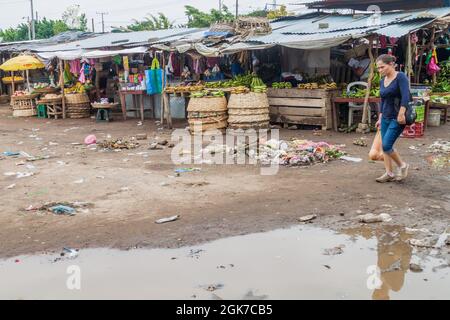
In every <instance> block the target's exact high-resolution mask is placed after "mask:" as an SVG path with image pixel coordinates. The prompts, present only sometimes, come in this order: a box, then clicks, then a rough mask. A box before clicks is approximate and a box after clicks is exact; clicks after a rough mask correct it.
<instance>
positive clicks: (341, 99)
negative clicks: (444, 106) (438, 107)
mask: <svg viewBox="0 0 450 320" xmlns="http://www.w3.org/2000/svg"><path fill="white" fill-rule="evenodd" d="M413 99H423V98H421V97H413ZM424 100H425V120H424V121H425V129H426V128H427V122H428V115H429V112H430V102H429V101H428V100H427V99H424ZM349 102H353V103H364V98H345V97H336V98H334V99H333V103H332V105H333V129H334V131H338V104H340V103H349ZM369 103H381V98H376V97H370V98H369ZM449 107H450V106H449Z"/></svg>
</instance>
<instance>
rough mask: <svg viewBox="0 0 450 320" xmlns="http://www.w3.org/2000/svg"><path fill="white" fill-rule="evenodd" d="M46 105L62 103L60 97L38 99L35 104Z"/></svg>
mask: <svg viewBox="0 0 450 320" xmlns="http://www.w3.org/2000/svg"><path fill="white" fill-rule="evenodd" d="M47 103H62V97H59V98H49V99H44V98H43V99H40V100H38V101H37V104H47Z"/></svg>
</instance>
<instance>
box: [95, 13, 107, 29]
mask: <svg viewBox="0 0 450 320" xmlns="http://www.w3.org/2000/svg"><path fill="white" fill-rule="evenodd" d="M97 14H99V15H101V16H102V33H105V15H107V14H108V12H97Z"/></svg>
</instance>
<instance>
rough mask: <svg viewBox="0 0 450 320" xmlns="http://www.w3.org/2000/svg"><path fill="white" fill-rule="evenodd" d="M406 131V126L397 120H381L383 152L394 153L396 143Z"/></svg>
mask: <svg viewBox="0 0 450 320" xmlns="http://www.w3.org/2000/svg"><path fill="white" fill-rule="evenodd" d="M404 129H405V125H400V124H399V123H398V121H397V119H385V118H383V117H382V118H381V140H382V143H383V152H384V153H387V154H390V153H392V152H394V143H395V141H397V139H398V137H400V135H401V134H402V132H403V130H404Z"/></svg>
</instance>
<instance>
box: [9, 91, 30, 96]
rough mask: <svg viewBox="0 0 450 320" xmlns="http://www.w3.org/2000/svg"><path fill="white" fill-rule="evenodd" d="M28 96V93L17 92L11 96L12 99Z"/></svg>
mask: <svg viewBox="0 0 450 320" xmlns="http://www.w3.org/2000/svg"><path fill="white" fill-rule="evenodd" d="M28 95H30V93H29V92H28V91H21V90H18V91H15V92H14V93H13V94H12V97H23V96H28Z"/></svg>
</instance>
